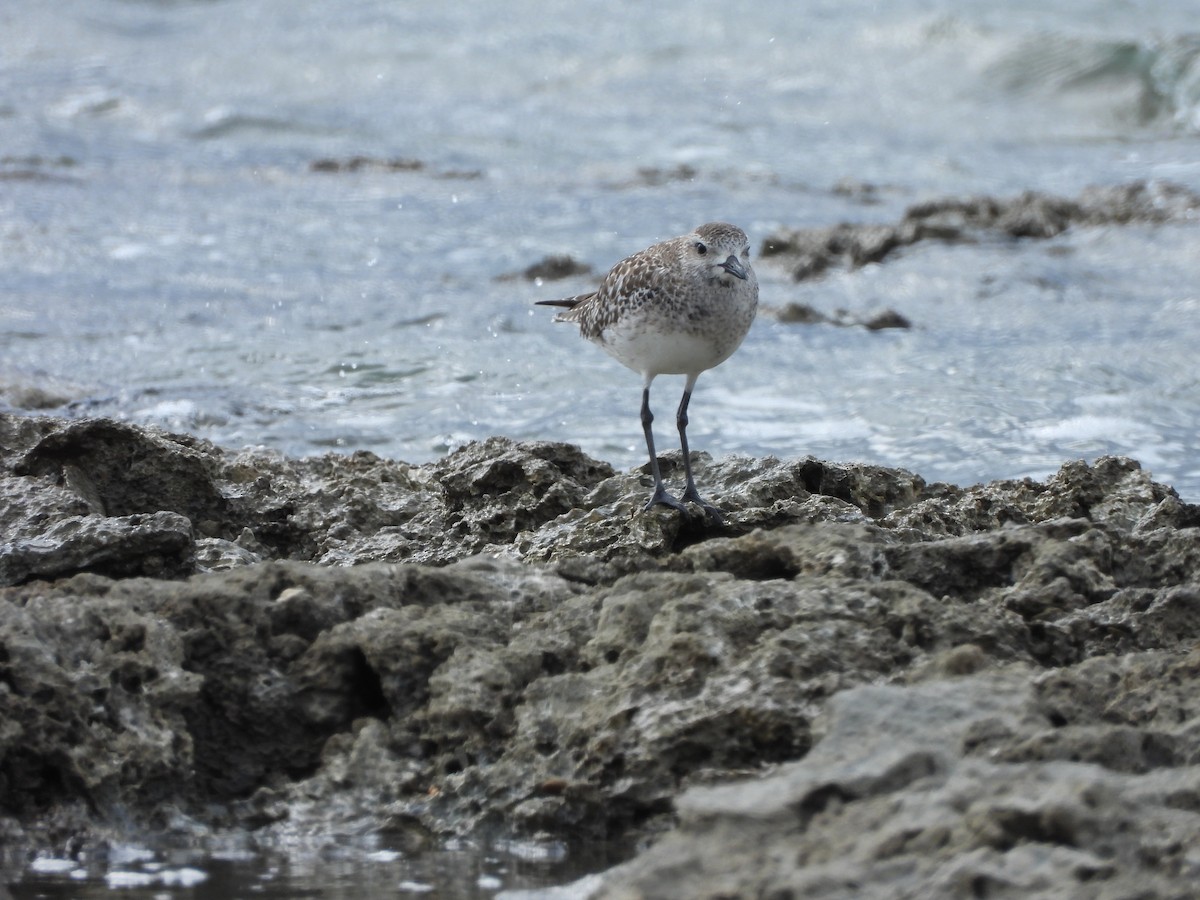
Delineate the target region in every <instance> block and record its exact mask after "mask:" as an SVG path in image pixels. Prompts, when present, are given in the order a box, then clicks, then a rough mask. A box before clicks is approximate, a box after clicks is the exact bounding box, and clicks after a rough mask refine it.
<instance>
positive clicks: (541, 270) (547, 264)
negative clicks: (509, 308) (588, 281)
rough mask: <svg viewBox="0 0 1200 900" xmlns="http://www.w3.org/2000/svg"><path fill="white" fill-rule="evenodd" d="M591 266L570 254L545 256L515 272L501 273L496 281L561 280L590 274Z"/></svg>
mask: <svg viewBox="0 0 1200 900" xmlns="http://www.w3.org/2000/svg"><path fill="white" fill-rule="evenodd" d="M591 272H592V267H591V266H589V265H588V264H587V263H581V262H579V261H578V260H576V259H575V258H574V257H571V256H547V257H545V258H544V259H541V260H539V261H538V262H535V263H534V264H533V265H531V266H528V267H527V268H525V269H523V270H522V271H521V272H519V273H516V274H509V275H501V276H499V278H498V279H497V280H498V281H511V280H514V279H517V278H523V279H525V280H526V281H561V280H562V279H563V278H572V277H574V276H576V275H590V274H591Z"/></svg>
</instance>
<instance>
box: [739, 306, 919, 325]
mask: <svg viewBox="0 0 1200 900" xmlns="http://www.w3.org/2000/svg"><path fill="white" fill-rule="evenodd" d="M762 312H763V313H765V314H766V315H769V316H772V317H774V318H775V319H776V320H778V321H780V322H785V323H787V324H799V325H839V326H841V327H843V328H848V327H851V326H854V325H861V326H862V327H863V328H866V329H867V330H868V331H883V330H884V329H887V328H911V327H912V323H911V322H910V321H909V320H908V319H906V318H905V317H904V316H902V315H900V313H898V312H896V311H895V310H892V309H883V310H880V311H878V312H875V313H871V314H870V315H868V316H866V317H860V316H856V315H853V314H852V313H850V312H849V311H848V310H844V309H839V310H835V311H834V313H833V315H826V314H825V313H823V312H820V311H819V310H816V309H814V308H813V307H811V306H809V305H808V304H807V303H796V302H792V303H787V304H785V305H784V306H781V307H776V308H773V307H763V308H762Z"/></svg>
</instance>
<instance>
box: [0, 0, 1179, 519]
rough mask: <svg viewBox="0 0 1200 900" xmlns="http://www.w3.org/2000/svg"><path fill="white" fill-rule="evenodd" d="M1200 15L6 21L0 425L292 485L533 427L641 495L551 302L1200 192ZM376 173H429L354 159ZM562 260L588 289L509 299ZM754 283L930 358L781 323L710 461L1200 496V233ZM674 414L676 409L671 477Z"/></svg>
mask: <svg viewBox="0 0 1200 900" xmlns="http://www.w3.org/2000/svg"><path fill="white" fill-rule="evenodd" d="M1196 21H1197V20H1196V18H1195V7H1194V4H1192V3H1189V2H1156V3H1148V2H1133V0H1068V2H1057V3H1051V4H1048V3H1045V2H1015V3H1010V4H1003V5H999V4H994V3H984V2H957V3H948V2H941V3H930V2H925V0H921V2H917V0H896V2H888V3H869V2H862V0H838V2H810V3H806V4H802V5H796V4H791V3H782V2H762V3H758V4H754V5H753V6H747V7H745V8H737V9H735V8H733V7H731V6H730V5H729V4H724V3H715V2H708V0H692V2H687V3H682V2H660V3H657V4H654V5H653V6H645V5H639V4H634V3H606V4H576V3H566V2H558V3H556V2H540V3H532V2H528V3H522V2H515V3H508V4H486V3H481V2H477V3H460V4H443V5H431V4H415V3H407V2H386V0H349V2H341V3H336V4H330V3H318V2H296V3H286V4H285V3H278V2H269V0H204V2H201V0H196V2H189V0H62V2H56V3H53V4H25V5H21V6H17V5H10V6H8V7H6V8H5V9H4V10H3V11H0V271H2V277H3V285H4V287H3V292H2V295H0V397H2V398H3V399H2V401H0V402H3V403H4V404H6V405H7V406H8V407H10V408H13V407H16V408H24V409H30V408H34V409H40V410H44V411H47V412H54V413H66V414H70V415H109V416H116V417H119V418H124V419H127V420H129V421H133V422H139V423H154V424H159V425H163V426H165V427H168V428H171V429H174V430H181V431H187V432H191V433H196V434H200V435H202V436H205V437H208V438H210V439H212V440H214V441H216V442H218V443H220V444H222V445H227V446H231V447H238V446H242V445H247V444H253V445H266V446H269V447H274V448H278V449H279V450H281V451H284V452H287V453H289V454H296V455H308V454H312V453H317V452H324V451H327V450H329V449H336V450H344V451H351V450H354V449H359V448H368V449H371V450H373V451H375V452H377V453H379V454H381V455H385V456H389V457H395V458H399V459H404V460H408V461H410V462H423V461H427V460H429V459H432V458H434V457H436V456H438V455H440V454H443V453H445V452H446V451H447V450H449V449H452V448H454V447H456V446H458V445H460V444H461V443H462V442H464V441H467V440H470V439H473V438H482V437H485V436H488V435H492V434H503V435H508V436H511V437H514V438H545V439H554V440H565V441H572V442H575V443H579V444H582V446H583V447H584V448H585V449H586V450H587V451H588V452H590V453H591V454H593V455H595V456H598V457H600V458H603V459H607V460H609V461H610V462H613V463H614V464H616V465H618V466H628V465H633V464H637V463H640V462H641V461H643V458H644V449H643V445H642V438H641V431H640V427H639V423H638V420H637V407H638V402H639V397H638V394H639V382H638V378H637V376H635V375H634V374H633V373H631V372H627V371H626V370H624V369H622V368H621V367H620V366H619V365H618V364H617V363H615V362H614V361H613V360H611V359H609V358H608V357H607V356H605V355H604V354H603V353H602V352H601V351H599V350H598V349H597V348H593V347H590V346H588V345H587V344H585V343H584V342H582V341H581V340H580V339H579V338H578V337H577V336H576V335H575V334H574V332H573V330H572V329H571V328H569V327H566V326H561V325H560V326H554V325H552V324H551V322H550V318H551V316H550V314H549V313H548V312H547V311H546V310H544V309H532V308H531V304H532V302H533V301H535V300H538V299H549V298H553V297H556V296H562V295H566V294H571V293H578V292H581V291H585V290H587V289H589V288H590V286H591V285H592V284H593V283H594V282H595V280H596V279H598V277H599V276H600V275H601V274H602V273H603V272H604V271H606V270H607V268H608V267H609V266H610V265H611V264H612V263H614V262H615V261H616V260H618V259H620V258H621V257H623V256H625V255H627V254H628V253H630V252H632V251H635V250H637V249H640V248H642V247H643V246H646V245H647V244H649V243H651V242H652V241H655V240H658V239H661V238H664V237H669V236H672V235H674V234H678V233H683V232H686V231H688V230H690V229H691V228H693V227H694V226H696V225H698V224H699V223H701V222H704V221H708V220H711V219H727V220H730V221H733V222H736V223H738V224H740V225H742V226H743V227H744V228H745V229H746V230H747V231H748V232H750V234H751V236H752V241H753V243H754V246H755V247H756V248H757V247H758V246H759V244H760V242H761V240H762V239H763V238H764V237H765V236H766V235H767V234H768V233H769V232H770V231H771V230H772V229H774V228H776V227H778V226H820V225H829V224H834V223H836V222H840V221H853V222H885V221H892V220H894V219H895V218H896V217H898V216H899V215H900V214H902V212H903V210H904V208H905V207H906V206H908V205H909V204H911V203H914V202H917V201H921V200H926V199H930V198H934V197H941V196H945V195H951V194H980V193H987V194H992V195H997V196H1008V195H1011V194H1015V193H1017V192H1020V191H1023V190H1026V189H1037V190H1043V191H1048V192H1052V193H1056V194H1061V195H1066V196H1073V195H1074V194H1076V193H1077V192H1078V191H1079V190H1080V189H1081V188H1083V187H1084V186H1086V185H1091V184H1101V185H1109V184H1119V183H1124V182H1128V181H1131V180H1135V179H1161V180H1170V181H1174V182H1178V183H1180V184H1183V185H1186V186H1188V187H1190V188H1192V189H1200V29H1197V25H1196ZM355 157H365V158H368V159H371V160H375V161H386V162H394V163H397V165H392V166H385V165H363V166H360V167H358V168H357V169H354V168H353V167H347V166H342V167H341V170H340V171H334V172H330V171H322V168H323V167H322V166H321V165H320V164H319V163H320V161H321V160H336V161H340V162H343V163H344V162H346V161H348V160H351V159H353V158H355ZM314 164H316V165H314ZM848 186H849V188H848ZM864 186H869V187H868V188H866V189H863V188H864ZM548 254H570V255H571V256H573V257H575V258H576V259H578V260H580V261H582V262H584V263H586V264H588V265H590V266H592V267H593V269H594V274H593V275H592V276H590V277H588V276H581V277H575V278H571V279H569V280H565V281H557V282H550V283H537V282H530V281H527V280H521V279H517V280H497V279H498V277H499V276H502V275H505V274H511V273H514V272H518V271H520V270H522V269H524V268H525V267H527V266H529V265H530V264H532V263H535V262H537V261H538V260H540V259H542V258H543V257H545V256H546V255H548ZM757 268H758V270H759V278H760V281H761V282H762V301H763V303H765V304H770V305H775V306H781V305H783V304H785V303H788V302H791V301H797V302H803V303H808V304H810V305H812V306H814V307H816V308H817V309H820V310H823V311H832V310H834V309H836V308H844V309H848V310H850V311H852V312H855V311H869V310H874V309H878V308H881V307H885V306H887V307H891V308H893V309H896V310H898V311H899V312H901V313H903V314H904V315H905V316H907V317H908V318H909V319H910V320H911V321H912V323H913V326H914V327H913V328H912V329H911V330H908V331H888V332H879V333H868V332H866V331H863V330H860V329H847V328H837V327H834V326H830V325H819V326H798V325H785V324H779V323H776V322H774V321H773V320H771V319H768V318H765V317H760V320H759V321H758V323H757V324H756V326H755V328H754V329H753V330H752V332H751V334H750V336H749V338H748V339H747V341H746V343H745V345H743V348H742V349H741V350H740V351H739V353H738V354H737V355H736V356H735V357H734V358H733V359H731V360H730V361H729V362H727V363H726V364H725V365H724V366H722V367H721V368H720V369H718V370H716V371H715V372H712V373H708V374H706V375H705V376H704V377H703V378H702V379H701V380H700V383H699V386H698V388H697V394H696V399H695V401H694V403H693V406H692V428H691V431H692V433H693V441H692V446H693V447H694V448H696V449H703V450H707V451H709V452H711V453H713V454H714V455H720V454H724V453H729V452H739V453H747V454H767V453H770V454H775V455H778V456H783V457H790V456H798V455H803V454H806V453H813V454H816V455H818V456H821V457H824V458H828V459H833V460H838V461H859V462H871V463H879V464H887V465H897V466H903V467H906V468H909V469H913V470H915V471H917V472H919V473H921V474H922V475H924V476H925V477H926V478H928V479H930V480H934V479H937V480H950V481H954V482H958V483H972V482H976V481H981V480H987V479H991V478H997V477H1019V476H1024V475H1033V476H1044V475H1046V474H1048V473H1049V472H1052V471H1053V470H1054V469H1055V468H1057V466H1058V465H1059V464H1061V463H1062V462H1063V461H1065V460H1067V459H1071V458H1078V457H1086V458H1094V457H1095V456H1097V455H1099V454H1102V453H1122V454H1129V455H1132V456H1135V457H1137V458H1138V459H1140V460H1141V461H1142V462H1143V463H1144V464H1145V465H1146V466H1147V467H1148V468H1150V469H1151V470H1152V471H1153V472H1154V474H1155V476H1156V477H1158V478H1159V479H1161V480H1165V481H1167V482H1169V483H1172V484H1174V485H1175V486H1176V487H1177V488H1178V489H1179V490H1180V491H1181V493H1182V494H1183V495H1184V496H1185V498H1187V499H1190V500H1193V501H1197V500H1200V448H1198V444H1197V440H1196V434H1195V422H1196V420H1197V413H1198V412H1200V392H1198V391H1197V377H1196V367H1195V366H1194V364H1193V354H1194V352H1195V350H1194V348H1195V347H1197V346H1198V345H1200V288H1198V287H1197V285H1200V222H1198V221H1196V220H1195V219H1193V220H1190V221H1185V222H1182V223H1177V224H1171V225H1165V226H1155V227H1151V226H1146V225H1131V226H1125V227H1107V228H1097V229H1081V228H1076V229H1073V230H1070V231H1068V232H1067V233H1066V234H1064V235H1062V236H1060V237H1059V238H1056V239H1054V240H1051V241H1031V242H999V241H998V242H996V243H994V244H988V243H984V244H979V245H972V246H962V245H958V246H934V245H918V246H917V247H914V248H911V249H909V250H908V251H906V252H904V253H903V254H900V255H898V256H893V257H891V258H889V260H887V261H886V262H885V263H884V264H882V265H872V266H868V267H866V268H864V269H861V270H858V271H854V272H849V273H847V272H840V273H833V274H830V275H829V276H827V277H825V278H823V279H820V280H817V281H811V282H804V283H797V282H794V281H793V280H792V279H791V277H790V275H789V274H788V273H787V272H786V271H784V270H783V269H781V268H774V267H772V265H771V264H770V261H761V260H760V261H759V263H758V265H757ZM679 389H680V385H678V384H675V383H674V382H673V381H672V380H670V379H667V378H661V379H659V381H658V382H657V383H656V386H655V394H654V399H655V401H656V404H655V405H656V408H657V409H658V410H659V412H660V416H659V426H660V429H661V430H662V434H661V436H660V438H659V445H660V447H661V448H663V449H667V448H670V447H672V446H673V445H674V435H673V433H672V432H673V428H672V427H671V423H670V419H671V413H672V411H673V409H674V406H675V404H676V402H677V399H678V393H679ZM664 414H665V415H664Z"/></svg>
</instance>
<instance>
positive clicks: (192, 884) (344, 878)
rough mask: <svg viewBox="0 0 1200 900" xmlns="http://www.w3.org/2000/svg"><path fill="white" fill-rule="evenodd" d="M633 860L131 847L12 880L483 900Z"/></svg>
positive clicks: (160, 899)
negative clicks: (499, 893)
mask: <svg viewBox="0 0 1200 900" xmlns="http://www.w3.org/2000/svg"><path fill="white" fill-rule="evenodd" d="M627 855H628V851H627V850H621V849H619V848H617V847H615V846H614V847H605V846H595V847H592V848H591V849H588V850H581V849H575V850H568V849H567V848H566V847H565V846H563V845H561V844H558V843H555V842H538V841H507V842H504V841H501V842H495V843H485V842H478V841H470V840H461V839H454V840H450V841H448V842H446V844H445V845H444V846H440V847H437V848H428V847H427V848H424V849H421V850H415V851H414V850H405V849H398V848H396V847H392V846H389V845H388V843H387V841H386V840H381V839H378V838H369V839H360V840H354V841H339V842H333V841H327V842H323V846H317V845H314V846H313V847H310V848H303V847H291V848H290V849H289V850H288V851H287V852H271V851H263V850H247V849H244V848H238V847H225V848H222V849H214V848H211V847H210V848H207V849H204V850H198V849H181V848H176V849H166V848H152V847H150V846H147V845H144V844H127V845H117V846H115V847H113V848H112V849H111V850H110V851H109V852H108V853H105V854H103V855H96V856H92V857H87V856H86V855H84V856H83V857H79V856H77V857H70V858H67V857H55V856H40V857H36V858H34V859H32V860H29V861H28V862H26V863H25V864H24V865H23V866H15V867H12V868H11V869H10V871H9V872H7V873H3V874H4V875H6V877H7V878H8V879H9V880H10V881H11V882H12V884H11V886H10V889H11V896H12V898H13V900H26V898H29V900H32V898H45V900H59V898H61V900H67V898H70V900H100V898H105V900H124V898H129V900H134V898H142V897H154V898H156V900H165V898H179V900H184V898H186V900H233V898H238V897H258V898H285V897H286V898H291V897H316V898H338V900H374V898H377V897H397V898H402V897H413V898H416V897H423V898H429V897H432V898H438V897H443V898H450V897H453V898H457V900H483V898H491V897H495V896H496V895H497V892H500V891H513V892H521V891H536V890H537V889H539V888H546V887H549V886H551V885H556V884H563V883H569V882H573V881H575V880H576V879H577V878H578V877H580V876H581V875H583V874H584V873H587V872H594V871H597V870H599V869H603V868H607V867H609V866H611V865H614V864H616V863H617V862H618V861H620V859H621V858H622V856H627ZM4 883H5V882H4V881H3V880H0V885H3V884H4ZM2 893H3V891H2V888H0V894H2ZM5 896H7V895H5Z"/></svg>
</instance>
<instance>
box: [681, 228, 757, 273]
mask: <svg viewBox="0 0 1200 900" xmlns="http://www.w3.org/2000/svg"><path fill="white" fill-rule="evenodd" d="M680 263H681V264H682V266H683V268H684V270H685V271H688V272H694V273H695V274H696V275H697V276H698V277H701V278H703V279H705V280H706V281H719V282H722V283H723V284H727V285H735V284H737V282H738V281H750V282H753V281H754V270H753V269H752V268H751V267H750V240H749V238H747V237H746V232H744V231H742V229H740V228H738V227H737V226H736V225H730V224H728V223H726V222H709V223H708V224H707V225H701V226H700V227H699V228H697V229H696V230H695V231H693V232H692V233H691V234H689V235H686V236H685V237H683V238H682V246H681V248H680Z"/></svg>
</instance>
